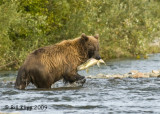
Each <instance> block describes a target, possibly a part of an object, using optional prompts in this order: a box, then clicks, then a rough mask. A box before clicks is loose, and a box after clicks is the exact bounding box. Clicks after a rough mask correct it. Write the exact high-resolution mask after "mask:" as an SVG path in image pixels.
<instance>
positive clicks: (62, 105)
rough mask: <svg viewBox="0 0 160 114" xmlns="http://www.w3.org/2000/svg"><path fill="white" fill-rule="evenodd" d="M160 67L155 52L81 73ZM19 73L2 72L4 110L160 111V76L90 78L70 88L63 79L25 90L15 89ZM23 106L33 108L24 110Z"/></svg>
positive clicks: (0, 108)
mask: <svg viewBox="0 0 160 114" xmlns="http://www.w3.org/2000/svg"><path fill="white" fill-rule="evenodd" d="M159 69H160V54H155V55H150V57H149V58H148V59H140V60H134V59H132V60H112V61H109V62H107V66H101V68H97V66H95V67H92V68H90V70H89V73H86V72H85V71H80V72H79V73H80V74H82V75H85V76H88V75H97V74H100V73H102V74H124V73H127V72H129V71H131V70H139V71H141V72H151V71H152V70H159ZM16 75H17V72H16V71H15V72H13V71H12V72H8V71H7V72H5V71H4V72H0V112H17V113H36V114H39V113H53V114H58V113H68V114H70V113H75V114H77V113H85V114H88V113H97V114H99V113H109V112H111V113H112V112H113V113H123V114H124V113H133V114H135V113H160V78H139V79H133V78H125V79H87V82H86V83H85V84H84V86H83V87H68V86H67V85H64V84H63V82H62V81H59V82H57V83H56V84H54V85H53V88H52V89H50V90H44V89H36V88H35V87H34V86H33V85H32V84H30V85H29V86H28V87H27V90H23V91H22V90H16V89H14V81H15V78H16ZM22 106H24V107H25V106H26V107H29V106H32V109H31V111H30V110H29V109H28V110H27V109H25V108H24V110H20V107H22ZM38 106H39V107H38ZM16 107H17V108H16ZM21 109H23V108H21Z"/></svg>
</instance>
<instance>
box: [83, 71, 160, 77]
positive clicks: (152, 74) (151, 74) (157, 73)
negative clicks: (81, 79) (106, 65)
mask: <svg viewBox="0 0 160 114" xmlns="http://www.w3.org/2000/svg"><path fill="white" fill-rule="evenodd" d="M149 77H160V70H159V71H158V70H152V72H149V73H142V72H139V71H138V70H132V71H130V72H129V73H126V74H123V75H120V74H114V75H105V74H98V75H97V76H91V75H90V76H87V77H86V78H91V79H95V78H102V79H110V78H111V79H112V78H114V79H122V78H149Z"/></svg>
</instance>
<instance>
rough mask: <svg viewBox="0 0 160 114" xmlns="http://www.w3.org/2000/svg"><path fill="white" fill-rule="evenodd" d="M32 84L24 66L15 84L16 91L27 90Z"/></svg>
mask: <svg viewBox="0 0 160 114" xmlns="http://www.w3.org/2000/svg"><path fill="white" fill-rule="evenodd" d="M29 83H30V81H29V76H28V75H27V72H26V70H25V68H24V67H23V66H22V67H21V68H20V69H19V71H18V75H17V78H16V82H15V88H16V89H25V87H26V86H27V85H28V84H29Z"/></svg>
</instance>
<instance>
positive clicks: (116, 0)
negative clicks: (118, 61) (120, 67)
mask: <svg viewBox="0 0 160 114" xmlns="http://www.w3.org/2000/svg"><path fill="white" fill-rule="evenodd" d="M159 11H160V2H159V0H1V1H0V70H4V69H5V70H10V69H18V68H19V66H20V65H21V64H22V63H23V61H24V59H25V58H26V56H27V55H28V54H29V53H30V52H32V51H33V50H35V49H37V48H39V47H42V46H46V45H51V44H54V43H57V42H60V41H62V40H64V39H71V38H75V37H78V36H80V35H81V34H82V33H85V34H87V35H94V34H96V33H98V34H99V35H100V47H101V56H102V57H103V59H105V60H107V59H110V58H117V57H136V56H140V55H146V54H147V53H152V52H158V50H159V49H158V48H157V47H156V48H153V47H152V48H151V47H150V46H149V43H150V42H151V41H152V40H154V39H155V38H156V37H158V35H159V30H160V12H159Z"/></svg>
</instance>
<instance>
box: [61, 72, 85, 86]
mask: <svg viewBox="0 0 160 114" xmlns="http://www.w3.org/2000/svg"><path fill="white" fill-rule="evenodd" d="M64 81H65V82H69V83H74V82H76V83H80V84H82V85H83V84H84V83H85V82H86V79H85V77H84V76H81V75H79V74H78V73H77V74H68V75H65V76H64Z"/></svg>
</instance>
